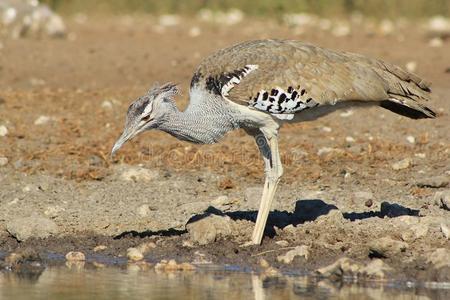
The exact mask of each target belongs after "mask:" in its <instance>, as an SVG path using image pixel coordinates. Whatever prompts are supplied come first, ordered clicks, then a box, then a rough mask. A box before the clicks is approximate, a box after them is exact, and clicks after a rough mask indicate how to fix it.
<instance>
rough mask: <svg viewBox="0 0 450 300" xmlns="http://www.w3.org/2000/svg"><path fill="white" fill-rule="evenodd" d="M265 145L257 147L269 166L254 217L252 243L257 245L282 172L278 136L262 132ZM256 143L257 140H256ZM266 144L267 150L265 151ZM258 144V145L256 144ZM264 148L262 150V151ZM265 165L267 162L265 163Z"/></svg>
mask: <svg viewBox="0 0 450 300" xmlns="http://www.w3.org/2000/svg"><path fill="white" fill-rule="evenodd" d="M264 138H265V141H266V143H265V145H266V146H264V147H259V148H260V151H261V154H262V155H263V157H264V159H265V160H264V161H265V162H266V159H268V166H269V168H268V169H267V170H266V181H265V184H264V191H263V195H262V197H261V204H260V207H259V210H258V216H257V218H256V224H255V229H254V230H253V235H252V243H253V244H255V245H257V244H260V243H261V240H262V237H263V234H264V229H265V227H266V223H267V218H268V216H269V212H270V207H271V205H272V201H273V198H274V196H275V192H276V189H277V185H278V182H279V181H280V177H281V175H282V174H283V166H282V165H281V159H280V154H279V151H278V138H277V136H276V135H275V134H266V133H264ZM257 143H258V141H257ZM267 144H268V146H269V151H267V149H266V148H267ZM258 146H259V145H258ZM263 150H264V151H263ZM266 167H267V163H266Z"/></svg>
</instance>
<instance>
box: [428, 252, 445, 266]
mask: <svg viewBox="0 0 450 300" xmlns="http://www.w3.org/2000/svg"><path fill="white" fill-rule="evenodd" d="M427 262H428V263H431V264H433V265H434V267H435V268H442V267H448V266H450V250H448V249H446V248H438V249H436V250H434V251H433V252H432V253H431V254H430V255H429V256H428V259H427Z"/></svg>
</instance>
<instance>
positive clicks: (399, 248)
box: [369, 237, 408, 258]
mask: <svg viewBox="0 0 450 300" xmlns="http://www.w3.org/2000/svg"><path fill="white" fill-rule="evenodd" d="M407 248H408V244H407V243H405V242H401V241H396V240H393V239H392V238H390V237H382V238H379V239H376V240H374V241H372V242H371V243H370V244H369V251H370V252H371V253H372V254H375V255H378V256H381V257H385V258H390V257H393V256H395V255H397V254H399V253H400V252H404V251H405V250H406V249H407Z"/></svg>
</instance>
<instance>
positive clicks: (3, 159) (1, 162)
mask: <svg viewBox="0 0 450 300" xmlns="http://www.w3.org/2000/svg"><path fill="white" fill-rule="evenodd" d="M8 162H9V161H8V158H7V157H0V167H3V166H6V165H7V164H8Z"/></svg>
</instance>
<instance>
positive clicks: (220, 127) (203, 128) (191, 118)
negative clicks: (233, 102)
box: [158, 92, 236, 144]
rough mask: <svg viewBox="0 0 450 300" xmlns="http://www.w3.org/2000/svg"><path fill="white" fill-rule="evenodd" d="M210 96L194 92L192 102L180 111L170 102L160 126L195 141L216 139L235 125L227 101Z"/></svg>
mask: <svg viewBox="0 0 450 300" xmlns="http://www.w3.org/2000/svg"><path fill="white" fill-rule="evenodd" d="M211 97H212V96H211ZM211 97H209V95H199V94H196V93H192V92H191V99H190V103H189V105H188V107H187V108H186V110H185V111H180V110H179V109H178V108H177V106H176V105H175V103H171V104H170V109H169V112H168V113H167V114H166V116H165V118H164V120H163V121H162V122H161V124H160V125H159V126H158V129H160V130H162V131H165V132H167V133H169V134H171V135H172V136H174V137H176V138H177V139H180V140H184V141H189V142H192V143H198V144H214V143H216V142H217V141H219V140H220V139H221V138H222V137H223V136H224V135H225V134H226V133H227V132H228V131H231V130H233V129H235V128H236V125H235V124H233V121H232V120H233V118H232V117H231V112H230V111H228V110H227V109H226V105H224V101H223V100H222V99H211Z"/></svg>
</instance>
